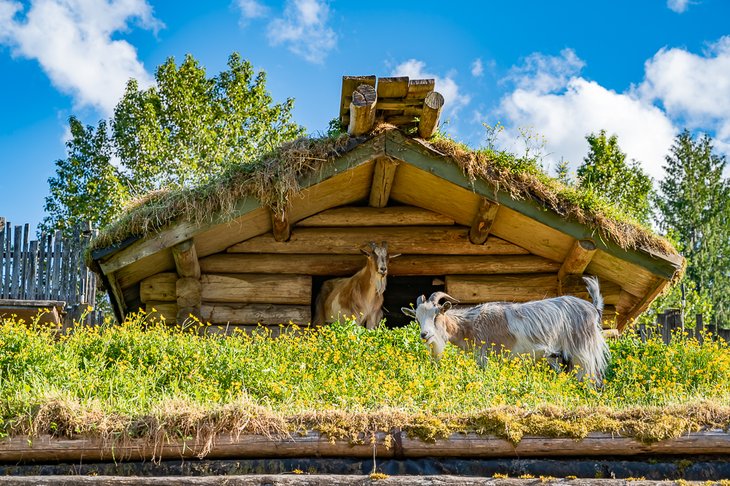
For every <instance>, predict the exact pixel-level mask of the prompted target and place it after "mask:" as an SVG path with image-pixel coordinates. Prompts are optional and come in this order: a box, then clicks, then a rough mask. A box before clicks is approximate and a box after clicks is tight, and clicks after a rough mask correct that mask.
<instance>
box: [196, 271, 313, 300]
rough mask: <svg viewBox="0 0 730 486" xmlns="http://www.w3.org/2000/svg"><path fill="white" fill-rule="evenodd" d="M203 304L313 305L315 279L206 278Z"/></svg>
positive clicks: (203, 289) (261, 276)
mask: <svg viewBox="0 0 730 486" xmlns="http://www.w3.org/2000/svg"><path fill="white" fill-rule="evenodd" d="M200 280H201V283H202V285H203V287H202V297H203V302H204V303H210V302H222V303H243V304H247V303H264V304H302V305H310V304H311V302H312V277H310V276H304V275H259V274H229V275H209V274H203V276H201V278H200Z"/></svg>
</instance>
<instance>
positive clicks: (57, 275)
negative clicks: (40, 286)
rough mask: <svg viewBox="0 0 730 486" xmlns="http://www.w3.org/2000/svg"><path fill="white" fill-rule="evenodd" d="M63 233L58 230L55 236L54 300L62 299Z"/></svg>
mask: <svg viewBox="0 0 730 486" xmlns="http://www.w3.org/2000/svg"><path fill="white" fill-rule="evenodd" d="M61 235H62V233H61V230H56V232H55V235H54V240H55V241H54V243H53V295H52V297H53V298H54V299H59V298H60V297H61V262H62V261H63V256H62V253H61V252H62V249H61V243H62V237H61Z"/></svg>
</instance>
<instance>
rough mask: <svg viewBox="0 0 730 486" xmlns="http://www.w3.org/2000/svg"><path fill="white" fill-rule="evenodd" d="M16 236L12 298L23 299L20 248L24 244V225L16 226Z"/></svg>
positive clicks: (11, 286) (11, 287)
mask: <svg viewBox="0 0 730 486" xmlns="http://www.w3.org/2000/svg"><path fill="white" fill-rule="evenodd" d="M14 231H15V237H14V238H13V240H14V243H15V246H14V247H13V279H12V282H11V283H10V298H11V299H21V298H22V297H21V293H20V292H19V291H18V288H19V287H20V263H21V262H22V260H21V259H20V250H21V248H22V245H23V227H22V226H16V227H15V229H14Z"/></svg>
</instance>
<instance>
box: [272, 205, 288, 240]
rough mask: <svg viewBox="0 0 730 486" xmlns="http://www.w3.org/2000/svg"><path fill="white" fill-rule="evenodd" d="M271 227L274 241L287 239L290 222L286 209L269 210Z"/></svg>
mask: <svg viewBox="0 0 730 486" xmlns="http://www.w3.org/2000/svg"><path fill="white" fill-rule="evenodd" d="M271 228H272V232H273V234H274V239H275V240H276V241H289V237H290V236H291V223H290V222H289V210H288V209H286V208H285V209H283V210H272V211H271Z"/></svg>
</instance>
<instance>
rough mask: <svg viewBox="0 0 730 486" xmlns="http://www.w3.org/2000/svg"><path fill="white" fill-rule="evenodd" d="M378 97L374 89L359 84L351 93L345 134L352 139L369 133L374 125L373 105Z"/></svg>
mask: <svg viewBox="0 0 730 486" xmlns="http://www.w3.org/2000/svg"><path fill="white" fill-rule="evenodd" d="M377 101H378V95H377V93H376V92H375V88H373V87H372V86H370V85H368V84H361V85H360V86H358V87H357V88H355V90H354V91H353V92H352V101H351V102H350V122H349V124H348V126H347V133H348V134H350V136H352V137H359V136H360V135H365V134H367V133H370V131H371V130H372V129H373V125H375V104H376V103H377Z"/></svg>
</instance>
